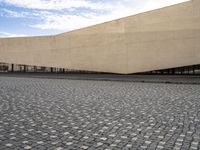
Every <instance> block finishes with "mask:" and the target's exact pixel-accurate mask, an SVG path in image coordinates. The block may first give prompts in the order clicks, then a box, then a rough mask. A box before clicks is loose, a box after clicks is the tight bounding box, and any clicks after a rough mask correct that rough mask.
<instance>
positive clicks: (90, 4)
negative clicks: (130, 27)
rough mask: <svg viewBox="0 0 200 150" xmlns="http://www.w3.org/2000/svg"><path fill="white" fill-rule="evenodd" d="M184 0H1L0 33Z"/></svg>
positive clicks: (39, 31) (45, 30)
mask: <svg viewBox="0 0 200 150" xmlns="http://www.w3.org/2000/svg"><path fill="white" fill-rule="evenodd" d="M184 1H187V0H0V37H13V36H14V37H15V36H35V35H50V34H58V33H61V32H65V31H71V30H74V29H78V28H83V27H86V26H90V25H94V24H98V23H102V22H106V21H110V20H114V19H117V18H121V17H125V16H130V15H133V14H137V13H140V12H144V11H148V10H152V9H156V8H160V7H165V6H169V5H173V4H176V3H181V2H184Z"/></svg>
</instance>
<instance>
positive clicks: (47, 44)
mask: <svg viewBox="0 0 200 150" xmlns="http://www.w3.org/2000/svg"><path fill="white" fill-rule="evenodd" d="M0 53H1V54H2V55H0V62H5V63H14V64H26V65H34V66H46V67H60V68H68V69H76V70H88V71H99V72H110V73H121V74H129V73H138V72H146V71H152V70H159V69H168V68H175V67H181V66H187V65H196V64H200V1H199V0H192V1H188V2H184V3H181V4H177V5H174V6H170V7H165V8H161V9H157V10H154V11H150V12H146V13H141V14H138V15H134V16H130V17H126V18H122V19H118V20H115V21H111V22H107V23H103V24H99V25H95V26H92V27H88V28H84V29H80V30H75V31H72V32H67V33H64V34H60V35H56V36H45V37H24V38H23V37H21V38H1V39H0Z"/></svg>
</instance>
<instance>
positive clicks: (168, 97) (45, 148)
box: [0, 77, 200, 150]
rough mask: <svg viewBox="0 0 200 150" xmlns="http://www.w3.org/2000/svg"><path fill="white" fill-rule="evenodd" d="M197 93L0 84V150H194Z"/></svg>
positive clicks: (199, 120) (154, 87) (91, 84)
mask: <svg viewBox="0 0 200 150" xmlns="http://www.w3.org/2000/svg"><path fill="white" fill-rule="evenodd" d="M199 93H200V85H176V84H152V83H132V82H100V81H80V80H77V81H75V80H71V81H70V80H56V79H53V80H52V79H29V78H14V77H13V78H12V77H10V78H8V77H0V149H1V150H23V149H25V150H26V149H31V150H83V149H88V150H129V149H130V150H144V149H147V150H155V149H156V150H161V149H163V150H172V149H174V150H199V149H200V95H199Z"/></svg>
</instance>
